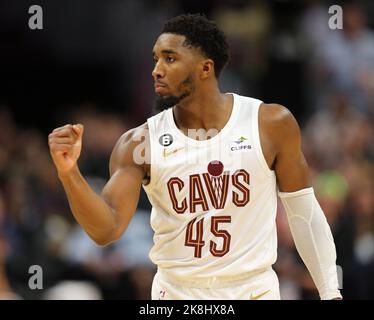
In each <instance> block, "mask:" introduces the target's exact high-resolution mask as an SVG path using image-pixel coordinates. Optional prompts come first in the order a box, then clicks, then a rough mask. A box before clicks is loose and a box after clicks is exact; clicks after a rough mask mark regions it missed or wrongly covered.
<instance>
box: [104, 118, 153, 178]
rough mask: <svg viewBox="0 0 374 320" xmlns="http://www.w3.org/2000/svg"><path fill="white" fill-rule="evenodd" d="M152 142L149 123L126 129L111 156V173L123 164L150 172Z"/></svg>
mask: <svg viewBox="0 0 374 320" xmlns="http://www.w3.org/2000/svg"><path fill="white" fill-rule="evenodd" d="M149 164H150V143H149V131H148V123H147V122H145V123H143V124H142V125H140V126H138V127H136V128H132V129H130V130H128V131H126V132H125V133H124V134H123V135H122V136H121V137H120V138H119V139H118V141H117V143H116V145H115V146H114V148H113V151H112V155H111V158H110V164H109V168H110V173H111V175H112V173H113V172H114V171H115V170H117V169H118V168H119V167H122V166H134V167H138V168H139V169H141V170H144V173H145V174H146V173H147V172H149Z"/></svg>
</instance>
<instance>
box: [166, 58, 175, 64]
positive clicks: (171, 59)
mask: <svg viewBox="0 0 374 320" xmlns="http://www.w3.org/2000/svg"><path fill="white" fill-rule="evenodd" d="M165 61H166V62H168V63H170V62H174V61H175V59H174V58H173V57H166V58H165Z"/></svg>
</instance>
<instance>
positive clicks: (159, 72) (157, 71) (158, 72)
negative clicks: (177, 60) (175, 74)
mask: <svg viewBox="0 0 374 320" xmlns="http://www.w3.org/2000/svg"><path fill="white" fill-rule="evenodd" d="M164 76H165V70H164V68H162V66H161V64H160V62H157V63H156V64H155V67H154V68H153V71H152V77H153V79H154V80H157V79H160V78H163V77H164Z"/></svg>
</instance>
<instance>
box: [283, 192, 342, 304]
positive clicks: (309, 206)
mask: <svg viewBox="0 0 374 320" xmlns="http://www.w3.org/2000/svg"><path fill="white" fill-rule="evenodd" d="M278 194H279V197H280V198H281V201H282V203H283V206H284V208H285V210H286V212H287V218H288V222H289V225H290V229H291V233H292V236H293V239H294V241H295V245H296V249H297V251H298V252H299V254H300V256H301V258H302V260H303V261H304V263H305V265H306V267H307V268H308V270H309V272H310V274H311V276H312V278H313V281H314V283H315V285H316V287H317V289H318V292H319V295H320V298H321V299H322V300H330V299H333V298H341V297H342V296H341V294H340V291H339V289H338V288H339V284H338V275H337V268H336V250H335V244H334V239H333V237H332V234H331V230H330V226H329V225H328V223H327V220H326V217H325V215H324V213H323V211H322V209H321V207H320V205H319V203H318V201H317V199H316V197H315V195H314V191H313V188H306V189H302V190H299V191H296V192H279V193H278Z"/></svg>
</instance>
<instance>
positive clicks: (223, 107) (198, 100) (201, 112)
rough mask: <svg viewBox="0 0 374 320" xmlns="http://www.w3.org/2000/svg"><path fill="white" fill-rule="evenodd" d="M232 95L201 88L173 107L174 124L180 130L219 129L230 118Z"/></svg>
mask: <svg viewBox="0 0 374 320" xmlns="http://www.w3.org/2000/svg"><path fill="white" fill-rule="evenodd" d="M232 106H233V98H232V95H225V94H222V93H221V92H220V91H219V89H218V88H217V87H216V88H213V89H212V90H201V91H200V92H195V93H194V94H193V96H191V97H189V99H186V101H184V103H181V104H178V106H176V107H175V108H174V110H173V111H174V112H173V114H174V119H175V122H176V125H177V126H178V128H179V129H181V130H182V131H185V130H188V129H205V130H209V129H217V130H218V131H220V130H221V129H222V128H223V127H224V126H225V124H226V123H227V121H228V120H229V118H230V115H231V111H232Z"/></svg>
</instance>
